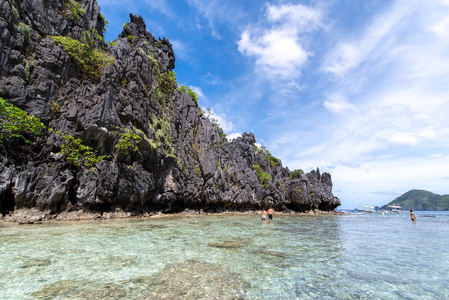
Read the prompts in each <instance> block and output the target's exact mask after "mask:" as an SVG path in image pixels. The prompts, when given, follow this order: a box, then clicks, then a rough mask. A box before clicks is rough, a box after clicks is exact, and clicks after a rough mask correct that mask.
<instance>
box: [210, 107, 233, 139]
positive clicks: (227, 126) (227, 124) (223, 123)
mask: <svg viewBox="0 0 449 300" xmlns="http://www.w3.org/2000/svg"><path fill="white" fill-rule="evenodd" d="M212 112H213V111H212ZM211 118H214V119H216V120H217V122H218V124H219V125H220V127H221V129H223V131H224V132H225V133H226V134H228V133H229V134H230V133H232V131H233V130H234V124H232V122H231V121H228V120H227V118H226V115H225V114H221V115H216V114H213V115H212V116H211Z"/></svg>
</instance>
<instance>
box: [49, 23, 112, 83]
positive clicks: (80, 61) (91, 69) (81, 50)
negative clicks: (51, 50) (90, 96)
mask: <svg viewBox="0 0 449 300" xmlns="http://www.w3.org/2000/svg"><path fill="white" fill-rule="evenodd" d="M51 38H52V39H53V41H54V44H55V45H62V46H64V51H65V52H67V54H68V55H69V56H70V58H71V59H72V61H73V62H74V63H75V66H76V67H77V69H78V71H79V73H80V75H81V77H82V78H83V79H92V80H94V81H99V80H100V77H101V75H102V74H103V69H104V68H105V67H106V66H107V65H108V64H110V63H113V62H114V58H112V57H110V56H108V54H107V53H106V52H105V51H104V50H102V49H98V48H97V47H96V44H97V42H98V41H100V42H101V41H102V40H103V38H102V37H101V36H100V35H98V33H97V31H96V30H95V29H91V30H89V31H86V32H84V33H83V38H82V42H80V41H78V40H74V39H72V38H71V37H68V36H51Z"/></svg>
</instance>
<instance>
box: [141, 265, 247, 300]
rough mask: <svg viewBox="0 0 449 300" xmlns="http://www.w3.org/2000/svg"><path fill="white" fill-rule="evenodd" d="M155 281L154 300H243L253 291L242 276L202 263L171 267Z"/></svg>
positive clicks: (166, 268) (162, 272)
mask: <svg viewBox="0 0 449 300" xmlns="http://www.w3.org/2000/svg"><path fill="white" fill-rule="evenodd" d="M153 278H154V281H153V282H152V284H151V286H150V298H152V299H243V298H244V297H245V295H246V291H247V290H248V289H249V288H250V287H251V285H250V284H249V283H248V282H246V281H245V280H244V279H243V278H241V277H240V275H239V274H237V273H234V272H230V271H228V270H226V269H224V268H222V267H221V266H220V265H218V264H212V263H207V262H202V261H198V260H189V261H187V262H184V263H176V264H168V265H167V266H166V267H165V268H164V269H163V270H162V271H161V272H159V273H158V274H156V275H155V276H154V277H153Z"/></svg>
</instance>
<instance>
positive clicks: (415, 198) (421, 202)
mask: <svg viewBox="0 0 449 300" xmlns="http://www.w3.org/2000/svg"><path fill="white" fill-rule="evenodd" d="M393 204H395V205H399V206H401V207H402V208H403V209H413V210H449V195H443V196H441V195H438V194H434V193H432V192H429V191H424V190H410V191H408V192H407V193H405V194H403V195H401V196H399V197H397V198H396V199H394V200H393V201H391V202H390V203H388V204H387V205H384V206H382V207H381V209H386V208H387V206H388V205H393Z"/></svg>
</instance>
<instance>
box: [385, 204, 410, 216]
mask: <svg viewBox="0 0 449 300" xmlns="http://www.w3.org/2000/svg"><path fill="white" fill-rule="evenodd" d="M401 208H402V207H400V206H399V205H388V206H387V211H386V212H387V213H393V214H400V213H403V212H405V210H401Z"/></svg>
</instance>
